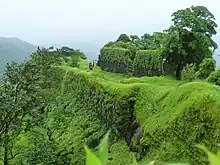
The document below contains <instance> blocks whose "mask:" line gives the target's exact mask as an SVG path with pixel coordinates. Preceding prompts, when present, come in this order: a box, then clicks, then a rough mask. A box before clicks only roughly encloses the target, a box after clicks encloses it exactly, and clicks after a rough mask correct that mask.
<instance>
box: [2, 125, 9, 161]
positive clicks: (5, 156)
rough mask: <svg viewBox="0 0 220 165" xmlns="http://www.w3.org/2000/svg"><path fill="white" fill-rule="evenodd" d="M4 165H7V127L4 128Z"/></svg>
mask: <svg viewBox="0 0 220 165" xmlns="http://www.w3.org/2000/svg"><path fill="white" fill-rule="evenodd" d="M3 162H4V165H8V164H9V163H8V126H6V130H5V136H4V160H3Z"/></svg>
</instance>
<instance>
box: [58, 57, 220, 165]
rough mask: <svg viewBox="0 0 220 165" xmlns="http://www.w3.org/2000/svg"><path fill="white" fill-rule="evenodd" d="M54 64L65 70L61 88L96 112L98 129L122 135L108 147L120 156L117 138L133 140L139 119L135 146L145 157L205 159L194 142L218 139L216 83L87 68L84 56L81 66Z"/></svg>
mask: <svg viewBox="0 0 220 165" xmlns="http://www.w3.org/2000/svg"><path fill="white" fill-rule="evenodd" d="M58 68H59V69H61V70H63V71H65V72H66V76H65V77H64V80H63V82H62V85H61V86H62V93H63V94H64V95H68V94H71V97H72V98H74V101H76V102H77V105H79V106H80V109H81V111H82V112H84V114H87V115H89V114H91V118H92V116H93V117H94V116H95V117H96V118H97V119H98V121H100V124H101V127H102V130H106V131H107V130H109V129H111V130H112V133H113V134H114V135H115V136H113V137H114V141H118V140H119V139H121V140H122V142H120V141H119V142H118V143H117V144H115V145H113V146H117V148H118V149H114V148H115V147H113V148H112V153H111V154H112V155H113V156H112V157H114V156H115V157H117V161H118V162H120V161H122V162H123V161H124V160H126V159H125V157H127V156H125V157H123V156H117V155H120V152H121V151H120V145H121V144H123V145H122V146H121V147H122V148H123V147H125V146H124V142H127V143H125V144H127V145H128V144H129V143H130V142H131V124H132V122H133V121H134V120H138V121H139V122H140V123H141V126H142V129H143V137H142V139H141V143H140V145H139V146H138V147H139V150H138V152H139V155H141V157H142V158H144V160H157V161H158V162H189V163H191V164H207V163H206V162H204V161H203V159H201V157H203V156H204V155H203V153H202V152H200V151H199V150H198V148H196V147H195V145H196V144H200V143H205V144H206V145H207V146H209V147H210V149H212V150H214V149H215V144H216V143H218V142H219V135H220V127H219V126H220V120H219V117H220V88H219V87H217V86H214V85H211V84H208V83H205V82H192V83H187V84H181V83H179V82H178V81H176V80H172V79H170V78H167V77H151V78H149V77H142V78H129V77H125V76H123V75H120V74H115V73H106V72H104V71H102V70H100V69H99V68H98V67H95V69H94V70H92V71H88V70H86V68H87V63H85V61H81V64H80V68H72V67H68V66H59V67H58ZM91 123H92V122H91ZM88 127H89V126H88ZM91 134H93V133H92V132H91ZM124 140H125V141H124ZM123 141H124V142H123ZM93 144H94V145H92V146H95V144H97V143H93ZM127 147H128V146H127ZM140 148H141V149H140ZM127 149H128V148H127ZM127 155H129V154H127ZM111 159H112V160H111V161H113V160H114V161H115V160H116V159H114V158H111ZM111 161H110V162H111ZM114 164H118V163H114ZM119 164H120V163H119Z"/></svg>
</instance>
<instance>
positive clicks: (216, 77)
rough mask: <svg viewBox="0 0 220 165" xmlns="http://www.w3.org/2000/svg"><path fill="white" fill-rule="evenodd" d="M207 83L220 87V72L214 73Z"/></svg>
mask: <svg viewBox="0 0 220 165" xmlns="http://www.w3.org/2000/svg"><path fill="white" fill-rule="evenodd" d="M207 81H208V82H210V83H212V84H215V85H220V70H216V71H214V72H212V73H211V74H210V75H209V77H208V78H207Z"/></svg>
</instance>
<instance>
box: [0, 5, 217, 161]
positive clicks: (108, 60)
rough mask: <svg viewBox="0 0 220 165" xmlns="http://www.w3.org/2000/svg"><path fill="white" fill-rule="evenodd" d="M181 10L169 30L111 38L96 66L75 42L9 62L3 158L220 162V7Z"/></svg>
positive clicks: (1, 101) (0, 101)
mask: <svg viewBox="0 0 220 165" xmlns="http://www.w3.org/2000/svg"><path fill="white" fill-rule="evenodd" d="M195 14H196V15H197V17H195ZM203 14H204V15H203ZM173 17H174V20H173V21H174V24H173V26H172V27H171V28H170V29H169V30H168V31H166V32H163V33H154V34H153V35H149V34H144V35H143V36H142V37H140V38H139V37H138V36H135V35H132V36H128V35H126V34H122V35H120V36H119V38H118V39H117V41H116V42H109V43H108V44H106V45H105V46H104V47H103V48H102V49H101V50H100V52H101V54H100V58H99V63H98V65H99V66H100V67H99V66H94V68H93V69H92V70H90V69H88V64H89V62H88V61H87V60H86V57H85V55H84V53H82V52H81V51H80V50H77V49H76V50H75V49H72V48H68V47H62V48H60V49H56V50H54V49H53V47H50V48H48V49H45V48H42V49H40V48H38V49H37V51H36V52H35V53H32V55H31V57H30V59H28V60H26V61H24V62H22V63H16V62H13V63H10V64H8V65H7V66H6V70H5V78H4V81H3V83H2V84H1V85H0V165H23V164H32V165H37V164H41V165H49V164H52V165H53V164H54V165H55V164H56V165H64V164H65V165H72V164H73V165H75V164H76V165H85V164H87V165H129V164H133V165H137V164H141V165H146V164H147V163H148V164H149V163H150V164H151V165H152V164H154V165H166V164H167V165H168V164H172V163H173V164H175V163H177V162H182V163H185V164H196V165H197V164H198V165H207V164H209V162H210V163H211V164H212V165H217V164H218V162H219V152H218V153H217V156H215V155H213V154H212V153H211V152H216V150H217V148H218V147H217V144H218V143H219V139H220V127H219V125H220V121H219V117H220V87H219V85H220V81H219V77H220V73H219V70H217V71H214V68H215V61H214V60H213V59H212V57H211V55H212V51H213V50H211V47H213V49H215V44H214V43H213V41H212V40H211V36H212V35H213V34H214V33H215V27H216V24H215V23H214V21H213V19H214V16H213V15H212V14H211V13H210V12H209V11H208V10H207V9H206V8H205V7H201V6H197V7H191V8H188V9H186V10H180V11H178V12H176V13H174V14H173ZM204 17H207V18H209V19H206V18H204ZM207 24H209V25H210V26H207ZM200 26H201V27H200ZM186 27H187V28H186ZM210 29H211V30H210ZM204 34H207V35H205V36H204ZM186 41H187V42H188V45H185V42H186ZM174 54H175V56H174ZM169 69H170V70H169ZM171 69H174V71H175V72H176V76H174V74H171ZM106 71H108V72H106ZM111 72H112V73H111ZM114 72H119V73H121V74H119V73H114ZM179 72H180V73H179ZM133 75H134V76H133ZM146 75H147V76H149V77H146ZM141 76H142V77H141ZM144 76H145V77H144ZM176 78H177V79H178V80H177V79H176ZM109 130H111V131H110V132H108V131H109ZM106 132H108V133H107V134H106ZM103 137H104V139H103V140H102V141H101V144H100V145H99V142H100V140H101V139H102V138H103ZM203 145H204V146H207V147H208V148H209V150H210V152H209V151H208V150H207V149H206V148H205V147H203ZM198 146H199V147H198ZM201 149H202V150H204V151H206V153H208V158H209V162H208V160H207V158H206V155H205V153H204V152H203V151H202V150H201ZM216 163H217V164H216Z"/></svg>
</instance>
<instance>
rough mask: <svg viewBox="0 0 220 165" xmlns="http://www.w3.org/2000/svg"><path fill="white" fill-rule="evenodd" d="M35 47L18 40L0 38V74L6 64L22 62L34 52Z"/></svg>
mask: <svg viewBox="0 0 220 165" xmlns="http://www.w3.org/2000/svg"><path fill="white" fill-rule="evenodd" d="M36 49H37V46H35V45H32V44H30V43H28V42H25V41H22V40H20V39H18V38H5V37H0V74H1V73H2V71H3V70H4V68H5V65H6V63H8V62H11V61H22V60H24V59H25V58H26V57H28V56H29V55H30V54H31V53H33V52H35V51H36Z"/></svg>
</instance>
